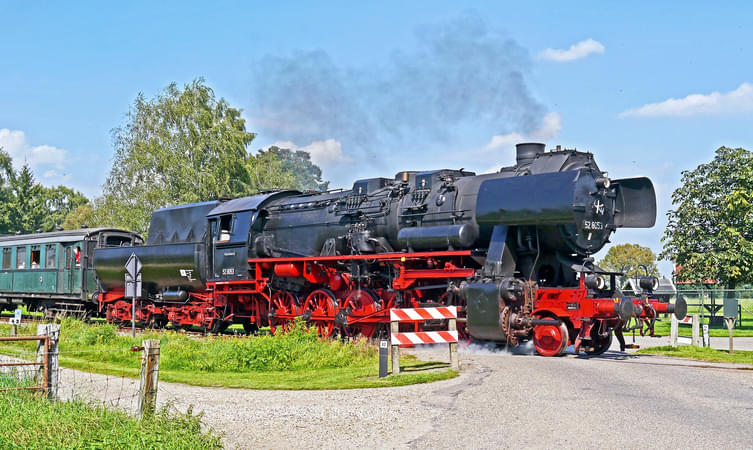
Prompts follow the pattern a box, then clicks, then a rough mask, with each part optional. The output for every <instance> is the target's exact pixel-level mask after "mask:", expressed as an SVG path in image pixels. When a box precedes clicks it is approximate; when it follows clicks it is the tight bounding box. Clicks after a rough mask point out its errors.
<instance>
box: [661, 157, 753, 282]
mask: <svg viewBox="0 0 753 450" xmlns="http://www.w3.org/2000/svg"><path fill="white" fill-rule="evenodd" d="M672 204H673V205H674V207H675V208H674V209H672V210H670V211H669V212H668V213H667V217H668V219H669V220H668V224H667V229H666V230H665V232H664V237H663V238H662V242H663V243H664V249H663V251H662V253H661V255H660V256H661V257H662V258H666V259H669V260H671V261H673V262H674V263H675V265H677V266H681V270H679V271H678V273H677V278H678V279H679V280H680V281H699V280H706V279H709V278H712V279H715V280H718V281H719V282H721V283H723V284H724V285H726V287H727V288H728V289H734V288H735V287H736V285H738V284H741V283H750V282H753V153H751V152H749V151H747V150H745V149H743V148H736V149H732V148H728V147H720V148H719V149H717V150H716V156H715V157H714V159H713V160H712V161H711V162H709V163H706V164H701V165H699V166H698V167H697V168H695V169H693V170H689V171H684V172H682V185H681V186H680V187H679V188H677V189H676V190H675V191H674V192H673V193H672Z"/></svg>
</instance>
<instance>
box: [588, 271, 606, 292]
mask: <svg viewBox="0 0 753 450" xmlns="http://www.w3.org/2000/svg"><path fill="white" fill-rule="evenodd" d="M606 286H607V282H606V281H604V278H603V277H601V276H599V275H593V274H590V275H586V287H587V288H589V289H598V290H602V289H604V288H605V287H606Z"/></svg>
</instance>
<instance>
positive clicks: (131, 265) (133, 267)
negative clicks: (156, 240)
mask: <svg viewBox="0 0 753 450" xmlns="http://www.w3.org/2000/svg"><path fill="white" fill-rule="evenodd" d="M141 267H142V265H141V261H139V257H138V256H136V253H131V256H130V257H129V258H128V261H127V262H126V264H125V269H126V273H125V296H126V298H127V297H131V336H136V299H137V298H141Z"/></svg>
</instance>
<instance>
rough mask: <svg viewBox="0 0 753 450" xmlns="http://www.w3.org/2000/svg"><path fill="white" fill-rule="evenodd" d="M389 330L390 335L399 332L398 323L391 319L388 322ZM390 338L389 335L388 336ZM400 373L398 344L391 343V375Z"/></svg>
mask: <svg viewBox="0 0 753 450" xmlns="http://www.w3.org/2000/svg"><path fill="white" fill-rule="evenodd" d="M390 327H391V328H390V330H391V334H392V336H394V335H395V333H398V332H400V323H399V322H397V321H395V320H393V321H392V323H391V324H390ZM390 338H391V337H390ZM399 373H400V346H399V345H393V346H392V375H398V374H399Z"/></svg>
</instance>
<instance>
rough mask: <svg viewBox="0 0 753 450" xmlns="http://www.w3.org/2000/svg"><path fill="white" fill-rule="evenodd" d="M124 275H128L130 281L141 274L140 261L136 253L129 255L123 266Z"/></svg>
mask: <svg viewBox="0 0 753 450" xmlns="http://www.w3.org/2000/svg"><path fill="white" fill-rule="evenodd" d="M125 268H126V274H128V275H130V276H131V278H132V279H136V275H138V274H140V273H141V261H140V260H139V257H138V256H136V253H131V256H130V257H129V258H128V261H127V262H126V265H125Z"/></svg>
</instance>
